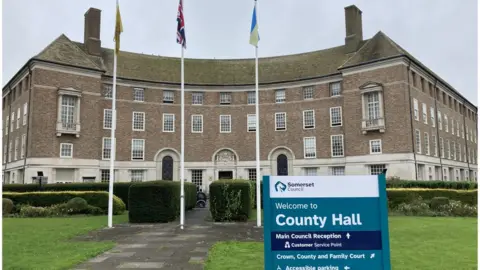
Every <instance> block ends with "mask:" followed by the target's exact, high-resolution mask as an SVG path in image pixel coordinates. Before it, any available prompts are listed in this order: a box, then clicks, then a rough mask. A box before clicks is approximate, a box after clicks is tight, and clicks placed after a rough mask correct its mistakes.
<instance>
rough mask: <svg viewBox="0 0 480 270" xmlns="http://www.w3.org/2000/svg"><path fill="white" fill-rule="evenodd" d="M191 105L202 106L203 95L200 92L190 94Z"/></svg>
mask: <svg viewBox="0 0 480 270" xmlns="http://www.w3.org/2000/svg"><path fill="white" fill-rule="evenodd" d="M192 104H193V105H202V104H203V93H202V92H192Z"/></svg>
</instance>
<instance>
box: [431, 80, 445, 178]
mask: <svg viewBox="0 0 480 270" xmlns="http://www.w3.org/2000/svg"><path fill="white" fill-rule="evenodd" d="M437 82H438V80H437V79H435V83H434V85H433V91H434V93H435V95H434V97H433V99H434V100H435V122H436V123H435V126H436V127H437V128H436V129H435V130H436V131H437V150H438V157H439V158H440V175H441V177H442V179H440V180H442V181H443V163H442V153H443V151H442V153H440V149H442V148H441V147H440V131H439V129H440V127H439V126H438V109H437ZM443 150H444V151H445V149H443Z"/></svg>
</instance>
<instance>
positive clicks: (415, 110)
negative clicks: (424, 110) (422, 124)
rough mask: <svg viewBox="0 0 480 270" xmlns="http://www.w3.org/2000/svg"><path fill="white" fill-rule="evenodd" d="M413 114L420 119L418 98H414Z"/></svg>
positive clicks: (416, 118)
mask: <svg viewBox="0 0 480 270" xmlns="http://www.w3.org/2000/svg"><path fill="white" fill-rule="evenodd" d="M413 116H414V117H415V120H416V121H418V120H419V116H418V100H416V99H413Z"/></svg>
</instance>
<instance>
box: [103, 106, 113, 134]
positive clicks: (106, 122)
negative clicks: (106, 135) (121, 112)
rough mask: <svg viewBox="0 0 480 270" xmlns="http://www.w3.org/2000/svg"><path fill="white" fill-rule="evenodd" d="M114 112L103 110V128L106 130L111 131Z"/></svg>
mask: <svg viewBox="0 0 480 270" xmlns="http://www.w3.org/2000/svg"><path fill="white" fill-rule="evenodd" d="M112 121H113V116H112V110H111V109H103V128H104V129H111V128H112Z"/></svg>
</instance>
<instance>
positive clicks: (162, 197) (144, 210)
mask: <svg viewBox="0 0 480 270" xmlns="http://www.w3.org/2000/svg"><path fill="white" fill-rule="evenodd" d="M196 190H197V189H196V185H195V184H193V183H189V182H187V183H185V208H187V209H189V208H190V209H191V208H193V207H194V206H195V203H196V198H197V195H196ZM128 200H129V205H130V209H129V212H128V218H129V221H130V222H131V223H146V222H162V223H163V222H169V221H173V220H175V219H176V218H177V217H178V216H179V215H180V182H178V181H175V182H173V181H151V182H141V183H135V184H133V185H131V186H130V190H129V195H128ZM192 204H193V205H192Z"/></svg>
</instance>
